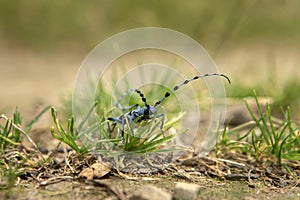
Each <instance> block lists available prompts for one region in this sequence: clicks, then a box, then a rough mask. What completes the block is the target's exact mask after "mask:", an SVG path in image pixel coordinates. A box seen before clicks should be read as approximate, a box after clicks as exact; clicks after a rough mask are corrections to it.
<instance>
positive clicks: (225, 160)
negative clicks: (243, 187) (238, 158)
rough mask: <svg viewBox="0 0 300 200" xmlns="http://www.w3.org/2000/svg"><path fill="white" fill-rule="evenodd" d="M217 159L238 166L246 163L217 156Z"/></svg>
mask: <svg viewBox="0 0 300 200" xmlns="http://www.w3.org/2000/svg"><path fill="white" fill-rule="evenodd" d="M217 161H221V162H225V163H230V164H232V165H235V166H238V167H245V166H246V165H245V164H243V163H238V162H235V161H232V160H227V159H222V158H218V159H217Z"/></svg>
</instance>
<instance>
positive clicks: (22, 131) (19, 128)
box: [0, 114, 45, 161]
mask: <svg viewBox="0 0 300 200" xmlns="http://www.w3.org/2000/svg"><path fill="white" fill-rule="evenodd" d="M1 118H3V119H5V120H6V121H9V118H8V117H6V116H5V115H4V114H2V115H1V116H0V119H1ZM11 124H12V126H13V127H14V128H15V129H17V130H18V131H20V132H21V133H22V134H23V135H25V137H26V138H27V139H28V140H29V142H30V143H31V144H32V145H33V147H34V148H35V149H36V150H37V152H38V154H39V155H40V156H41V158H42V159H43V161H45V158H44V156H43V154H42V152H41V151H40V150H39V148H38V146H37V145H36V143H35V142H34V141H33V140H32V139H31V138H30V136H29V135H28V134H27V133H26V132H25V131H24V130H23V129H22V128H21V127H19V126H18V125H16V124H15V123H13V122H11Z"/></svg>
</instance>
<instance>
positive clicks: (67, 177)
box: [37, 176, 74, 187]
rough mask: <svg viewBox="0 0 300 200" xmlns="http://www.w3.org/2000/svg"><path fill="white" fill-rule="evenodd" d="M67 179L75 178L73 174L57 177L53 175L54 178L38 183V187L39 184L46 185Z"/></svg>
mask: <svg viewBox="0 0 300 200" xmlns="http://www.w3.org/2000/svg"><path fill="white" fill-rule="evenodd" d="M67 179H70V180H73V179H74V178H73V177H72V176H57V177H52V178H49V179H47V180H46V181H42V182H39V184H38V185H37V187H39V186H46V185H49V184H53V183H57V182H60V181H64V180H67Z"/></svg>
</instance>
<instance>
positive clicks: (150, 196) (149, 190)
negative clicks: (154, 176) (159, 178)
mask: <svg viewBox="0 0 300 200" xmlns="http://www.w3.org/2000/svg"><path fill="white" fill-rule="evenodd" d="M129 199H130V200H171V199H172V198H171V195H170V194H168V193H167V192H164V191H162V190H161V189H160V188H158V187H156V186H153V185H145V186H143V187H141V188H140V189H139V190H137V191H136V192H135V193H134V194H133V195H132V196H131V197H130V198H129Z"/></svg>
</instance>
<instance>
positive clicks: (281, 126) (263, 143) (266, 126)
mask: <svg viewBox="0 0 300 200" xmlns="http://www.w3.org/2000/svg"><path fill="white" fill-rule="evenodd" d="M254 97H255V102H256V109H257V112H258V115H256V114H255V112H254V110H253V109H251V108H250V106H249V104H248V103H247V100H246V99H244V102H245V104H246V107H247V109H248V111H249V113H250V115H251V117H252V121H250V122H247V123H245V124H242V125H240V126H239V127H235V128H233V129H231V130H228V129H224V131H223V133H222V135H221V137H220V140H219V143H218V145H219V147H225V146H226V148H230V149H238V150H240V151H242V152H245V153H250V154H254V155H255V157H256V158H257V159H259V158H260V156H271V157H274V158H276V160H277V164H278V165H282V160H283V159H288V160H300V139H299V125H297V124H295V123H293V122H292V120H291V112H290V109H289V108H287V110H285V111H283V119H278V118H275V117H273V116H272V114H271V108H270V105H269V104H268V103H266V105H265V106H264V107H262V106H261V105H260V103H259V101H258V98H257V95H256V93H255V92H254ZM245 127H247V129H248V130H247V131H246V133H245V134H243V135H240V134H238V137H237V139H230V135H233V134H235V133H237V132H241V131H242V130H245ZM249 127H250V128H249Z"/></svg>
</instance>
